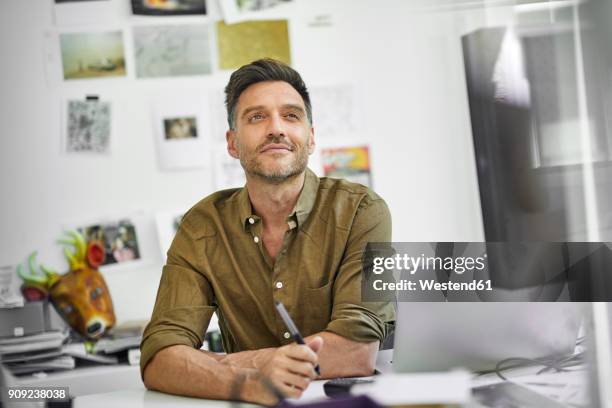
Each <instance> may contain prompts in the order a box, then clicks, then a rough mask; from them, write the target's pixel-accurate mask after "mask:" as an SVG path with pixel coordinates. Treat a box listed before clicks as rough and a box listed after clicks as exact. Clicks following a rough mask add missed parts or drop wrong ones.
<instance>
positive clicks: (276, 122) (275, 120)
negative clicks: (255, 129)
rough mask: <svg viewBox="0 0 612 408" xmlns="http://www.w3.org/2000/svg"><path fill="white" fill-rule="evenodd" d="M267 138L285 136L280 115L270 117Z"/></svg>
mask: <svg viewBox="0 0 612 408" xmlns="http://www.w3.org/2000/svg"><path fill="white" fill-rule="evenodd" d="M268 136H285V127H284V123H283V120H282V117H281V115H278V114H274V115H271V116H270V121H269V122H268Z"/></svg>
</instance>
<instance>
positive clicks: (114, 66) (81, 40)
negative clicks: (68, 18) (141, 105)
mask: <svg viewBox="0 0 612 408" xmlns="http://www.w3.org/2000/svg"><path fill="white" fill-rule="evenodd" d="M59 37H60V49H61V56H62V66H63V73H64V79H65V80H73V79H86V78H103V77H122V76H123V77H124V76H126V68H125V52H124V48H123V32H121V31H120V30H118V31H105V32H74V33H61V34H60V36H59Z"/></svg>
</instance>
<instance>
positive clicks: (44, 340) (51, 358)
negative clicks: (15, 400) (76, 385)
mask: <svg viewBox="0 0 612 408" xmlns="http://www.w3.org/2000/svg"><path fill="white" fill-rule="evenodd" d="M66 336H67V334H66V333H64V332H60V331H51V332H44V333H40V334H34V335H30V336H21V337H8V338H2V339H0V362H2V363H3V364H4V365H6V367H7V368H8V369H9V370H10V371H11V372H12V373H13V374H26V373H33V372H37V371H46V370H66V369H72V368H74V366H75V362H74V359H73V358H72V357H70V356H67V355H64V353H63V352H62V343H63V342H64V340H65V339H66Z"/></svg>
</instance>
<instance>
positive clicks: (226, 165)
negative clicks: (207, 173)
mask: <svg viewBox="0 0 612 408" xmlns="http://www.w3.org/2000/svg"><path fill="white" fill-rule="evenodd" d="M212 159H213V162H214V177H215V182H214V185H215V188H217V189H218V190H222V189H226V188H236V187H243V186H244V185H245V184H246V178H245V176H244V170H243V168H242V166H241V165H240V160H238V159H234V158H233V157H232V156H230V155H229V153H228V152H227V145H226V144H224V143H218V144H217V145H216V146H215V148H214V150H213V157H212Z"/></svg>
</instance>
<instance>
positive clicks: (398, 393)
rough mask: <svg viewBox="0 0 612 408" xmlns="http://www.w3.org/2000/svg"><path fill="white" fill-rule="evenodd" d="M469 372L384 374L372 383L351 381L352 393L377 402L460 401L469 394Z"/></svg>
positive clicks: (385, 403) (467, 399)
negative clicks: (353, 382) (353, 384)
mask: <svg viewBox="0 0 612 408" xmlns="http://www.w3.org/2000/svg"><path fill="white" fill-rule="evenodd" d="M471 377H472V376H471V375H470V373H468V372H467V371H463V370H457V371H451V372H446V373H416V374H385V375H380V376H377V377H375V382H374V383H372V384H361V385H355V386H354V387H353V388H351V394H353V395H363V394H365V395H368V396H369V397H370V398H372V399H373V400H374V401H376V402H377V403H379V404H381V405H385V406H387V405H406V404H463V403H467V402H469V401H470V398H471Z"/></svg>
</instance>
